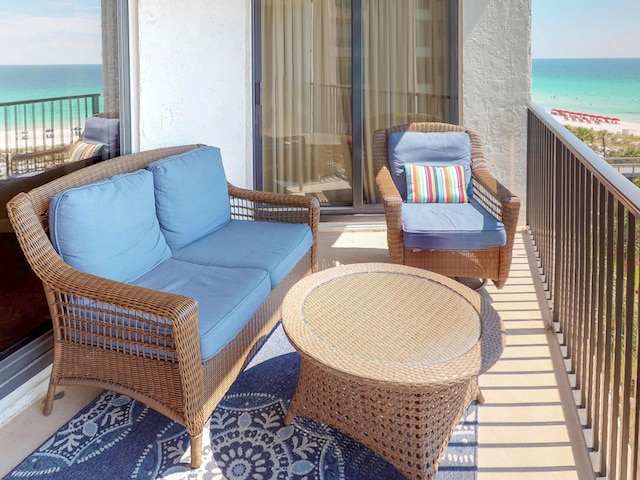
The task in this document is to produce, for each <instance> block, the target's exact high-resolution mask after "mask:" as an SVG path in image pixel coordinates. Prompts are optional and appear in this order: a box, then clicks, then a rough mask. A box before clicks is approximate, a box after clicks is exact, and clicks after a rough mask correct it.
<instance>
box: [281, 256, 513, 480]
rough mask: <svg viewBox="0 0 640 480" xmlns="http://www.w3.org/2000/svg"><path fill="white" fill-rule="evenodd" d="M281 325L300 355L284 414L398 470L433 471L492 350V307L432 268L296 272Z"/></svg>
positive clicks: (497, 323) (493, 356)
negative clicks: (328, 430)
mask: <svg viewBox="0 0 640 480" xmlns="http://www.w3.org/2000/svg"><path fill="white" fill-rule="evenodd" d="M282 323H283V326H284V329H285V332H286V334H287V336H288V337H289V339H290V340H291V343H292V344H293V345H294V346H295V348H296V350H297V351H298V352H299V353H300V355H301V357H302V366H301V370H300V379H299V381H298V388H297V390H296V393H295V396H294V398H293V400H292V402H291V405H290V406H289V411H288V412H287V417H286V422H289V423H290V422H291V421H292V420H293V418H294V417H295V416H296V415H301V416H305V417H310V418H313V419H316V420H318V421H320V422H323V423H326V424H328V425H331V426H333V427H335V428H338V429H340V430H341V431H343V432H344V433H346V434H348V435H350V436H352V437H353V438H354V439H356V440H358V441H359V442H361V443H363V444H364V445H366V446H367V447H369V448H371V449H372V450H373V451H374V452H376V453H377V454H378V455H380V456H382V457H383V458H385V459H386V460H387V461H389V462H390V463H391V464H393V465H394V466H395V467H396V468H397V469H398V470H399V471H400V472H402V473H403V474H404V475H405V476H407V478H411V479H424V478H429V479H431V478H434V477H435V474H436V471H437V469H438V465H439V463H440V460H441V458H442V454H443V453H444V450H445V448H446V447H447V444H448V442H449V439H450V437H451V434H452V432H453V430H454V429H455V426H456V425H457V423H458V422H459V420H460V418H461V416H462V415H463V413H464V412H465V411H466V409H467V408H468V407H469V405H470V403H471V400H472V399H473V397H474V396H475V395H476V394H477V382H476V379H477V376H478V375H480V374H481V373H483V372H485V371H486V370H487V369H488V368H490V367H491V366H492V365H493V364H494V363H495V362H496V360H497V359H498V358H499V357H500V355H501V354H502V350H503V348H504V340H505V334H504V330H503V327H502V322H501V320H500V317H499V316H498V314H497V313H496V311H495V310H494V309H493V308H492V307H491V306H490V305H489V304H488V303H487V302H485V301H484V300H483V299H482V298H481V297H480V296H479V295H478V294H477V293H475V292H474V291H472V290H470V289H469V288H467V287H465V286H463V285H461V284H459V283H458V282H455V281H453V280H451V279H449V278H446V277H444V276H442V275H439V274H435V273H432V272H428V271H425V270H422V269H418V268H413V267H406V266H401V265H393V264H376V263H370V264H367V263H363V264H353V265H348V266H341V267H335V268H331V269H328V270H324V271H322V272H319V273H316V274H314V275H311V276H309V277H306V278H304V279H302V280H300V281H299V282H298V283H297V284H296V285H294V286H293V288H292V289H291V290H290V291H289V293H288V294H287V296H286V297H285V299H284V302H283V306H282Z"/></svg>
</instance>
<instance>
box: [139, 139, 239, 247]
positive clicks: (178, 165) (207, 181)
mask: <svg viewBox="0 0 640 480" xmlns="http://www.w3.org/2000/svg"><path fill="white" fill-rule="evenodd" d="M147 168H148V169H149V170H150V171H151V172H153V181H154V185H155V192H156V210H157V212H158V220H159V221H160V228H161V229H162V233H164V236H165V237H166V239H167V243H168V244H169V247H170V248H171V250H173V251H175V250H178V249H180V248H182V247H184V246H186V245H189V244H190V243H193V242H194V241H196V240H198V239H200V238H202V237H204V236H205V235H207V234H209V233H211V232H213V231H214V230H217V229H218V228H220V227H222V226H224V225H226V224H227V223H228V222H229V220H231V207H230V205H229V193H228V190H227V179H226V177H225V174H224V168H223V166H222V157H221V156H220V149H219V148H216V147H202V148H196V149H193V150H189V151H188V152H185V153H181V154H179V155H174V156H171V157H167V158H164V159H162V160H158V161H157V162H153V163H151V164H150V165H149V166H148V167H147Z"/></svg>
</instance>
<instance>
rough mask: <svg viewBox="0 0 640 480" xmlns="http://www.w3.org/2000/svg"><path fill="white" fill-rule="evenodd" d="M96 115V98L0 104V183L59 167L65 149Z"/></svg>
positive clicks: (97, 103)
mask: <svg viewBox="0 0 640 480" xmlns="http://www.w3.org/2000/svg"><path fill="white" fill-rule="evenodd" d="M99 111H100V95H99V94H88V95H72V96H66V97H55V98H39V99H36V100H23V101H19V102H4V103H0V155H1V156H2V158H0V180H2V179H4V178H7V177H12V176H14V175H24V174H28V173H30V172H37V171H40V170H45V169H48V168H51V167H53V166H55V165H58V164H60V163H63V162H64V161H65V158H64V157H65V147H66V146H67V145H69V144H71V143H73V142H75V141H76V140H79V139H81V138H82V129H83V127H84V122H85V119H86V118H87V117H90V116H92V115H94V114H96V113H98V112H99Z"/></svg>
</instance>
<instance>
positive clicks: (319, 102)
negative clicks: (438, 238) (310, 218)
mask: <svg viewBox="0 0 640 480" xmlns="http://www.w3.org/2000/svg"><path fill="white" fill-rule="evenodd" d="M455 3H456V2H450V0H403V1H402V2H398V1H397V0H299V1H296V2H291V1H289V0H256V4H255V5H256V11H257V12H258V14H257V18H258V19H259V21H258V24H259V33H258V34H257V38H258V39H259V42H258V50H259V51H260V55H259V62H258V63H257V64H256V70H257V71H256V72H255V76H256V79H257V85H258V88H257V92H258V94H257V105H256V116H257V118H256V120H257V122H256V125H257V129H256V134H257V135H258V137H259V138H258V139H257V141H258V144H257V147H258V148H257V149H256V151H258V152H261V158H260V161H259V162H258V164H257V167H258V170H259V171H258V175H257V176H258V178H262V189H263V190H265V191H272V192H283V193H289V194H295V195H313V196H315V197H317V198H318V199H319V201H320V203H321V205H322V206H323V207H325V210H326V207H350V209H351V211H370V209H369V210H367V208H366V205H367V204H376V203H377V202H378V201H379V195H378V192H377V188H376V185H375V172H374V171H373V159H372V152H373V148H372V138H373V132H374V131H375V130H376V129H379V128H384V127H387V126H391V125H398V124H402V123H407V122H414V121H445V122H455V121H456V120H457V99H456V94H457V75H456V68H457V67H456V63H457V58H455V55H452V52H455V51H456V49H455V38H456V35H455V31H456V29H455V28H454V27H453V25H454V22H455V21H456V18H457V14H456V12H455V9H454V7H453V6H452V5H451V4H455ZM354 19H357V20H356V21H354Z"/></svg>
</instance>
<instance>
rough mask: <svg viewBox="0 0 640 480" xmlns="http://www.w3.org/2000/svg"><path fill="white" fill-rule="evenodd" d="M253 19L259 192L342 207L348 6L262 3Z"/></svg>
mask: <svg viewBox="0 0 640 480" xmlns="http://www.w3.org/2000/svg"><path fill="white" fill-rule="evenodd" d="M261 11H262V25H261V30H262V38H261V41H262V51H263V57H262V72H261V78H262V89H261V90H262V98H261V100H262V118H261V124H262V132H263V136H262V153H263V158H262V169H263V172H262V173H263V189H264V190H265V191H273V192H283V193H290V194H295V195H313V196H315V197H317V198H318V199H319V200H320V202H321V203H322V204H325V205H329V204H331V205H350V204H351V199H352V174H351V171H352V169H351V164H352V158H351V151H352V150H351V94H352V89H351V7H350V2H347V1H312V0H303V1H297V2H291V1H288V0H266V1H263V2H262V4H261Z"/></svg>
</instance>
